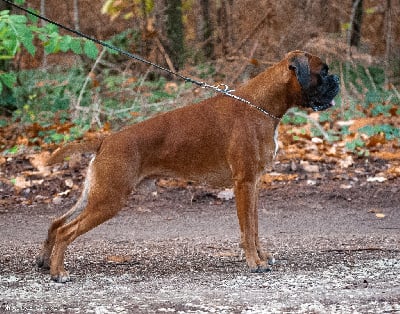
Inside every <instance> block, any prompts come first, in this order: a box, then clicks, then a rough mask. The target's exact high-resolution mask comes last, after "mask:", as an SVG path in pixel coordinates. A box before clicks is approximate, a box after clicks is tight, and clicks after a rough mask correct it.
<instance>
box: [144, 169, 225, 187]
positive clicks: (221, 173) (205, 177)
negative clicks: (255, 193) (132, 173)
mask: <svg viewBox="0 0 400 314" xmlns="http://www.w3.org/2000/svg"><path fill="white" fill-rule="evenodd" d="M180 170H182V169H180ZM180 170H176V169H174V170H172V169H163V170H160V169H159V171H157V172H154V173H152V174H151V175H150V177H152V178H153V177H156V178H159V177H168V178H180V179H183V180H187V181H193V182H194V183H195V184H206V185H209V186H212V187H217V188H218V187H230V186H232V173H231V171H230V169H229V168H225V167H222V168H218V169H212V170H210V171H207V172H199V171H196V170H192V171H191V172H190V173H186V172H184V171H180Z"/></svg>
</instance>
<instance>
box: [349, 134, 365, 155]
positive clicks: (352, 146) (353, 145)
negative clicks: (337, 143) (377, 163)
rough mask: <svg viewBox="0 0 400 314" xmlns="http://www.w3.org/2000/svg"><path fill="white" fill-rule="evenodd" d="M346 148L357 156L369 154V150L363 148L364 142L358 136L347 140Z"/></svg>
mask: <svg viewBox="0 0 400 314" xmlns="http://www.w3.org/2000/svg"><path fill="white" fill-rule="evenodd" d="M346 149H347V150H348V151H350V152H353V153H355V154H357V155H359V156H365V157H367V156H369V150H368V149H367V148H365V142H364V141H363V140H362V139H361V138H360V137H356V138H355V139H354V140H352V141H349V142H347V143H346Z"/></svg>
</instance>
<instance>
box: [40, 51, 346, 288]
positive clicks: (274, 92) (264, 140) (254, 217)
mask: <svg viewBox="0 0 400 314" xmlns="http://www.w3.org/2000/svg"><path fill="white" fill-rule="evenodd" d="M338 91H339V78H338V76H336V75H329V74H328V66H327V65H326V64H325V63H324V62H323V61H321V59H320V58H318V57H316V56H314V55H311V54H309V53H306V52H303V51H292V52H290V53H288V54H287V55H286V56H285V58H284V59H283V60H281V61H280V62H278V63H277V64H275V65H273V66H272V67H270V68H268V69H267V70H266V71H264V72H262V73H261V74H259V75H258V76H256V77H255V78H253V79H251V80H250V81H248V82H247V83H246V84H244V85H243V86H241V87H240V88H239V89H237V90H236V92H234V94H235V95H237V96H239V97H242V98H243V99H246V100H248V101H249V102H251V104H252V105H254V106H251V105H249V104H246V103H245V102H242V101H239V100H237V99H233V98H231V97H228V96H226V95H218V96H216V97H213V98H210V99H206V100H204V101H202V102H200V103H198V104H196V105H191V106H186V107H183V108H180V109H176V110H173V111H170V112H167V113H164V114H160V115H157V116H155V117H153V118H151V119H148V120H146V121H144V122H141V123H138V124H135V125H132V126H130V127H127V128H126V129H123V130H122V131H120V132H117V133H114V134H112V135H110V136H107V137H104V138H99V139H96V140H87V141H83V142H82V143H71V144H68V145H66V146H64V147H62V148H61V149H58V150H56V151H55V152H54V153H53V154H52V155H51V156H50V158H49V159H48V161H47V164H48V165H51V164H54V163H57V162H62V161H63V160H64V158H65V157H67V156H69V155H70V154H72V153H78V152H94V153H95V154H96V155H95V157H94V158H93V159H92V161H91V162H90V165H89V169H88V172H87V176H86V180H85V183H84V188H83V192H82V195H81V197H80V199H79V200H78V202H77V203H76V204H75V205H74V206H73V207H72V208H71V209H70V210H69V211H68V212H67V213H65V214H64V215H63V216H61V217H59V218H57V219H55V220H54V221H53V223H52V224H51V226H50V228H49V230H48V235H47V239H46V241H45V242H44V244H43V247H42V250H41V252H40V255H39V256H38V258H37V264H38V266H39V267H43V268H50V275H51V278H52V279H53V280H54V281H57V282H66V281H68V280H69V279H70V277H69V275H68V272H67V271H66V270H65V269H64V253H65V250H66V248H67V246H68V245H69V244H70V243H71V242H72V241H74V240H75V239H76V238H77V237H78V236H80V235H82V234H84V233H85V232H88V231H89V230H91V229H92V228H94V227H96V226H98V225H99V224H101V223H103V222H105V221H106V220H108V219H110V218H112V217H113V216H115V215H116V214H117V213H118V211H119V210H120V209H121V208H122V207H123V205H124V203H125V200H126V199H127V197H128V195H129V193H130V192H131V191H132V190H133V189H135V187H137V186H138V184H139V183H140V182H141V181H142V180H144V179H145V178H149V177H157V176H163V177H164V176H168V177H171V176H172V177H180V178H186V179H188V180H193V181H198V182H202V183H208V184H210V185H214V186H222V187H226V186H232V185H233V187H234V193H235V200H236V208H237V216H238V219H239V226H240V236H241V238H240V245H241V247H242V248H243V250H244V252H245V256H246V261H247V264H248V266H249V268H250V271H252V272H264V271H268V270H269V269H270V266H269V265H270V264H271V265H272V264H273V261H274V259H273V256H272V254H270V253H269V252H267V251H263V250H262V249H261V247H260V243H259V237H258V213H257V195H258V181H259V178H260V176H261V175H262V174H263V173H264V171H265V169H266V165H267V164H268V163H270V162H271V161H272V160H273V158H274V155H275V154H276V151H277V139H276V136H277V127H278V124H279V118H281V117H282V116H283V115H284V114H285V112H286V111H287V110H288V109H289V108H290V107H293V106H302V107H307V108H311V109H313V110H324V109H327V108H329V107H331V106H332V105H333V104H334V101H333V98H334V97H335V96H336V94H337V93H338ZM257 109H258V110H257ZM268 113H269V114H268Z"/></svg>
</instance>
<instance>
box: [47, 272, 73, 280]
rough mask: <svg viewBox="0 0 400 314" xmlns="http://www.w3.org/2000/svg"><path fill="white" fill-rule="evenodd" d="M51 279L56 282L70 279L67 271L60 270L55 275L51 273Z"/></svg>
mask: <svg viewBox="0 0 400 314" xmlns="http://www.w3.org/2000/svg"><path fill="white" fill-rule="evenodd" d="M51 280H53V281H55V282H58V283H66V282H68V281H70V280H71V278H70V276H69V274H68V272H67V271H63V272H60V273H59V274H56V275H51Z"/></svg>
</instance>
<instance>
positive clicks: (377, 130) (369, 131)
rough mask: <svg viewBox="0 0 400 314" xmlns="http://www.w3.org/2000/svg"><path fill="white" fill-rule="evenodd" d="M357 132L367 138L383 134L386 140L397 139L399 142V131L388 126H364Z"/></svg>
mask: <svg viewBox="0 0 400 314" xmlns="http://www.w3.org/2000/svg"><path fill="white" fill-rule="evenodd" d="M358 131H359V132H360V133H363V134H366V135H367V136H369V137H371V136H374V135H377V134H384V135H385V138H386V140H389V141H390V140H394V139H398V140H399V141H400V129H399V128H398V127H395V126H393V125H390V124H379V125H366V126H364V127H362V128H360V129H359V130H358Z"/></svg>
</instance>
